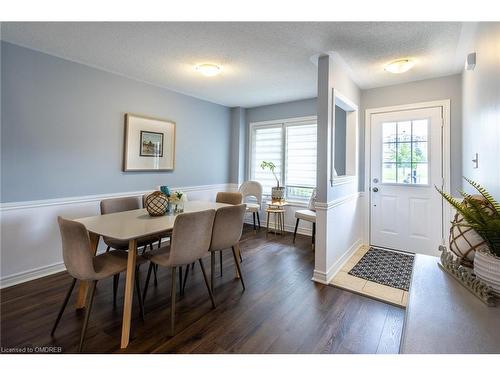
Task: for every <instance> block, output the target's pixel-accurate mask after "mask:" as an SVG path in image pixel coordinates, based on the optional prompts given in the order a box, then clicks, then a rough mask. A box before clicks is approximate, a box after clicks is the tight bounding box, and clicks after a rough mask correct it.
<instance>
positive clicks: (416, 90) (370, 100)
mask: <svg viewBox="0 0 500 375" xmlns="http://www.w3.org/2000/svg"><path fill="white" fill-rule="evenodd" d="M461 80H462V77H461V74H456V75H451V76H447V77H440V78H435V79H428V80H423V81H417V82H410V83H405V84H401V85H395V86H387V87H381V88H376V89H370V90H363V91H362V93H361V113H360V115H361V116H360V124H361V126H360V135H361V138H362V139H361V141H362V143H361V145H362V146H361V153H360V158H361V167H362V169H361V176H362V179H361V180H360V184H363V185H364V180H363V177H364V160H365V155H364V130H365V110H366V109H369V108H377V107H386V106H393V105H402V104H411V103H418V102H426V101H432V100H441V99H450V101H451V109H450V112H451V113H450V121H451V126H450V136H451V140H450V142H451V191H452V192H453V193H455V192H456V190H457V189H460V188H461V186H462V182H461V176H462V83H461V82H462V81H461Z"/></svg>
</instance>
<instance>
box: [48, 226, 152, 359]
mask: <svg viewBox="0 0 500 375" xmlns="http://www.w3.org/2000/svg"><path fill="white" fill-rule="evenodd" d="M57 221H58V223H59V230H60V232H61V239H62V253H63V259H64V265H65V266H66V270H67V271H68V273H69V274H70V275H71V276H72V277H73V281H72V283H71V285H70V288H69V290H68V293H67V294H66V297H65V299H64V302H63V305H62V306H61V309H60V310H59V314H58V315H57V319H56V321H55V323H54V327H53V328H52V331H51V333H50V334H51V336H53V335H54V333H55V331H56V328H57V326H58V324H59V321H60V320H61V317H62V316H63V313H64V310H65V309H66V305H67V304H68V301H69V298H70V297H71V293H72V291H73V289H74V287H75V284H76V281H77V280H80V281H87V282H90V290H89V293H88V301H87V305H86V306H87V307H86V309H85V319H84V321H83V327H82V332H81V335H80V345H79V347H78V351H79V352H81V351H82V349H83V341H84V339H85V333H86V331H87V326H88V323H89V317H90V311H91V309H92V302H93V301H94V294H95V289H96V285H97V282H98V281H100V280H103V279H105V278H108V277H111V276H114V275H117V274H119V273H120V272H123V271H125V270H126V269H127V258H128V253H127V252H126V251H123V250H112V251H109V252H106V253H103V254H100V255H97V256H94V255H93V253H92V251H91V245H90V238H89V234H88V232H87V229H86V228H85V226H84V225H83V224H81V223H78V222H76V221H72V220H66V219H63V218H62V217H60V216H59V217H58V218H57ZM144 262H145V259H144V258H142V257H141V256H138V257H137V263H136V264H137V265H136V269H135V272H136V275H135V289H136V292H137V296H138V298H139V308H140V314H141V319H142V320H144V307H143V304H142V297H141V289H140V281H139V272H138V270H139V265H140V264H141V263H144Z"/></svg>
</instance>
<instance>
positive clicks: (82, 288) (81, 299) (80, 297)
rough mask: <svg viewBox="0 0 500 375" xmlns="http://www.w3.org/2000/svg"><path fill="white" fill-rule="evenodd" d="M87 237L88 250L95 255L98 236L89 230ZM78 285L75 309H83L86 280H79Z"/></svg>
mask: <svg viewBox="0 0 500 375" xmlns="http://www.w3.org/2000/svg"><path fill="white" fill-rule="evenodd" d="M89 237H90V251H91V252H92V255H93V256H95V254H96V252H97V245H99V238H100V236H99V235H98V234H95V233H90V232H89ZM79 284H80V285H79V287H78V295H77V297H76V304H75V307H76V309H83V308H85V303H86V301H87V291H88V289H89V285H90V284H89V283H88V282H87V281H80V283H79Z"/></svg>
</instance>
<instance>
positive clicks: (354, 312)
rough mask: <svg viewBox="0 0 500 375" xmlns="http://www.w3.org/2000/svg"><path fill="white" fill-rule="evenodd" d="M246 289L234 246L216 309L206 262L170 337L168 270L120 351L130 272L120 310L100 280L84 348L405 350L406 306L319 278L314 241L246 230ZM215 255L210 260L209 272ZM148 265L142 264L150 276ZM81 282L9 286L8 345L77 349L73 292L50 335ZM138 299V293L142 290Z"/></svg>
mask: <svg viewBox="0 0 500 375" xmlns="http://www.w3.org/2000/svg"><path fill="white" fill-rule="evenodd" d="M241 249H242V254H243V259H244V260H243V264H242V266H243V271H242V272H243V276H244V279H245V283H246V291H245V292H242V289H241V285H240V282H239V280H238V279H236V278H235V271H234V264H233V258H232V254H231V252H230V251H226V252H225V254H224V266H223V277H222V278H221V277H220V276H219V275H220V274H219V269H218V266H217V267H216V272H217V277H216V288H215V298H216V302H217V308H216V309H215V310H212V309H211V305H210V300H209V298H208V294H207V290H206V288H205V285H204V283H203V278H202V274H201V271H200V268H199V266H198V265H197V266H196V268H195V271H194V272H192V273H190V277H189V279H188V284H187V287H186V293H185V296H184V297H180V298H179V297H178V302H177V314H176V335H175V336H174V337H168V327H169V324H168V322H169V320H168V319H169V305H170V297H169V291H170V286H169V284H170V274H169V271H167V270H165V269H161V268H160V272H159V275H158V276H159V280H158V287H156V288H155V287H153V284H152V283H151V286H150V289H149V292H148V295H147V300H146V302H145V309H146V320H145V322H142V321H141V320H140V319H139V312H138V306H137V300H136V299H134V310H133V320H132V333H131V342H130V345H129V347H128V348H127V349H126V350H120V348H119V344H120V334H121V319H122V299H123V288H124V277H123V275H122V277H121V279H120V289H119V296H118V301H119V302H118V303H117V306H116V308H113V306H112V278H110V279H109V280H105V281H102V282H100V283H99V284H98V285H97V291H96V297H95V300H94V307H93V309H92V314H91V317H90V323H89V327H88V331H87V338H86V341H85V348H84V351H85V352H88V353H113V352H119V353H397V352H398V348H399V342H400V337H401V331H402V325H403V315H404V311H403V310H402V309H399V308H397V307H394V306H391V305H388V304H384V303H382V302H378V301H375V300H372V299H369V298H366V297H363V296H359V295H356V294H353V293H350V292H347V291H343V290H341V289H337V288H334V287H332V286H325V285H320V284H316V283H314V282H312V281H311V275H312V270H313V266H314V253H313V251H312V250H311V246H310V237H305V236H297V243H296V245H295V246H294V245H293V244H292V236H291V234H290V233H287V235H286V236H284V237H280V236H277V237H275V236H274V235H272V234H270V235H268V237H267V238H266V235H265V231H264V230H261V231H260V232H259V233H258V234H257V235H255V234H254V233H253V231H252V230H251V229H250V228H249V227H248V228H245V232H244V235H243V239H242V242H241ZM209 264H210V262H209V259H208V258H207V259H206V260H205V265H206V267H207V269H208V268H209ZM146 270H147V267H146V266H143V267H142V274H141V282H142V283H143V282H144V280H145V274H146ZM70 282H71V278H70V277H69V276H68V274H66V273H65V272H64V273H59V274H56V275H52V276H48V277H45V278H42V279H38V280H35V281H31V282H27V283H24V284H20V285H16V286H13V287H10V288H6V289H3V290H2V291H1V296H0V298H1V326H0V343H1V346H2V348H4V349H5V348H13V347H18V348H20V347H41V346H55V347H61V348H62V352H63V353H71V352H76V350H77V347H78V340H79V334H80V329H81V325H82V322H83V317H84V314H83V313H82V312H77V311H75V310H74V308H73V303H74V300H75V295H76V293H74V294H73V296H72V298H71V300H70V305H68V309H67V310H66V312H65V314H64V316H63V318H62V320H61V323H60V325H59V328H58V330H57V332H56V334H55V336H54V337H53V338H51V336H50V334H49V332H50V330H51V327H52V324H53V323H54V320H55V318H56V315H57V312H58V309H59V307H60V304H61V303H62V301H63V299H64V296H65V293H66V290H67V288H68V287H69V285H70ZM134 298H136V297H135V296H134Z"/></svg>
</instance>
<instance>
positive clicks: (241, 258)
mask: <svg viewBox="0 0 500 375" xmlns="http://www.w3.org/2000/svg"><path fill="white" fill-rule="evenodd" d="M239 254H240V263H241V262H243V257H242V256H241V249H240V251H239Z"/></svg>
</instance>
